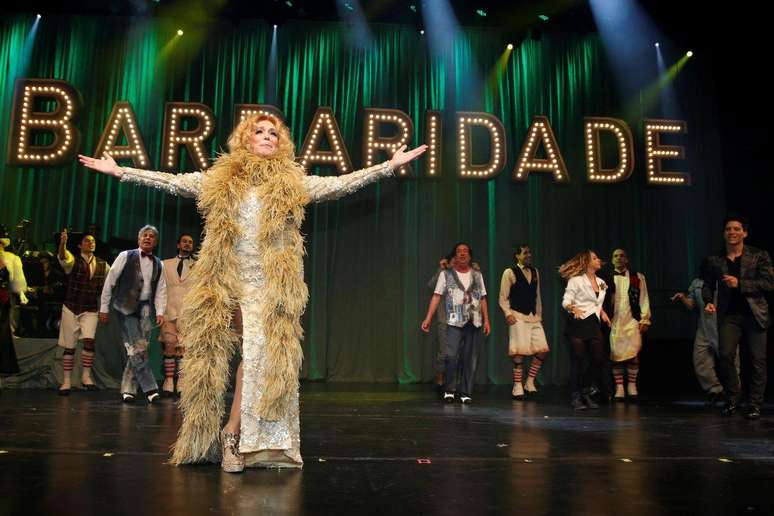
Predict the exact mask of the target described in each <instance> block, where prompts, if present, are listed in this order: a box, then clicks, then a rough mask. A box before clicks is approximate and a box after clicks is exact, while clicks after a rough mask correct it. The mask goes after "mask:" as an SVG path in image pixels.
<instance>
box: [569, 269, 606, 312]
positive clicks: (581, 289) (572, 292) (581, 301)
mask: <svg viewBox="0 0 774 516" xmlns="http://www.w3.org/2000/svg"><path fill="white" fill-rule="evenodd" d="M597 287H598V288H599V295H597V294H596V293H595V292H594V289H593V287H592V285H591V280H590V279H589V277H588V276H586V275H585V274H583V275H581V276H573V277H572V278H570V280H569V281H568V282H567V288H565V289H564V297H563V298H562V307H564V309H565V310H570V307H571V306H574V307H575V308H578V309H579V310H581V311H583V316H582V317H581V319H586V318H587V317H589V316H590V315H592V314H595V315H596V316H597V318H598V319H600V320H601V319H602V317H601V316H600V314H601V313H602V303H604V302H605V292H606V291H607V283H605V282H604V281H602V280H601V279H600V278H597Z"/></svg>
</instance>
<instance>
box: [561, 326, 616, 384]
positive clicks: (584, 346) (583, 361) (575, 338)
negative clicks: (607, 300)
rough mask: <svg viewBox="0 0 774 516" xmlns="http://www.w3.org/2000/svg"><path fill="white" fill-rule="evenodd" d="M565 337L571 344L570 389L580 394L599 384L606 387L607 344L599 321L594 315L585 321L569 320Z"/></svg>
mask: <svg viewBox="0 0 774 516" xmlns="http://www.w3.org/2000/svg"><path fill="white" fill-rule="evenodd" d="M565 336H566V337H567V341H568V342H569V343H570V354H571V355H572V356H571V358H572V360H571V361H570V389H571V390H572V394H573V395H576V394H580V393H581V392H583V391H584V390H587V389H588V388H589V387H591V384H592V383H595V382H596V383H597V385H598V386H599V387H600V388H603V389H604V386H605V378H604V376H605V364H606V361H607V357H606V355H605V343H604V340H603V339H602V332H601V329H600V322H599V319H598V318H597V317H596V316H595V315H592V316H590V317H587V318H586V319H583V320H577V319H569V320H568V321H567V327H566V329H565Z"/></svg>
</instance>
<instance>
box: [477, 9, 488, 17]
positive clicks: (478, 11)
mask: <svg viewBox="0 0 774 516" xmlns="http://www.w3.org/2000/svg"><path fill="white" fill-rule="evenodd" d="M476 14H477V15H479V16H486V11H485V10H483V9H477V10H476Z"/></svg>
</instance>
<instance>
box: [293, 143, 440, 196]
mask: <svg viewBox="0 0 774 516" xmlns="http://www.w3.org/2000/svg"><path fill="white" fill-rule="evenodd" d="M405 149H406V146H405V145H404V146H402V147H401V148H400V149H398V150H397V151H395V154H393V156H392V159H391V160H390V161H385V162H384V163H381V164H379V165H374V166H373V167H368V168H364V169H362V170H358V171H356V172H352V173H350V174H345V175H343V176H333V177H321V176H305V177H304V186H305V187H306V191H307V193H308V194H309V198H310V200H311V201H312V202H321V201H331V200H334V199H339V198H341V197H344V196H345V195H349V194H351V193H354V192H356V191H358V190H360V189H361V188H363V187H364V186H366V185H368V184H371V183H373V182H375V181H378V180H379V179H381V178H383V177H389V176H392V175H393V170H395V169H396V168H399V167H401V166H403V165H405V164H406V163H408V162H409V161H412V160H415V159H416V158H418V157H419V156H421V155H422V154H423V153H424V152H425V150H426V149H427V145H420V146H419V147H417V148H416V149H412V150H410V151H408V152H406V151H405Z"/></svg>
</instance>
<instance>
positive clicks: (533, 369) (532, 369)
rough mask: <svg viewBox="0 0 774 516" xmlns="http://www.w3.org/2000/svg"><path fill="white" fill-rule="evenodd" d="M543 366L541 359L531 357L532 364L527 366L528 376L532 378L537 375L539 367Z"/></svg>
mask: <svg viewBox="0 0 774 516" xmlns="http://www.w3.org/2000/svg"><path fill="white" fill-rule="evenodd" d="M542 366H543V361H542V360H540V359H539V358H538V357H532V364H530V366H529V377H530V378H532V379H533V380H534V379H535V377H536V376H537V375H538V372H540V368H541V367H542Z"/></svg>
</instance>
